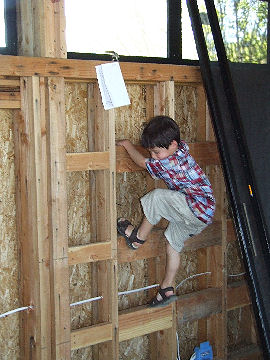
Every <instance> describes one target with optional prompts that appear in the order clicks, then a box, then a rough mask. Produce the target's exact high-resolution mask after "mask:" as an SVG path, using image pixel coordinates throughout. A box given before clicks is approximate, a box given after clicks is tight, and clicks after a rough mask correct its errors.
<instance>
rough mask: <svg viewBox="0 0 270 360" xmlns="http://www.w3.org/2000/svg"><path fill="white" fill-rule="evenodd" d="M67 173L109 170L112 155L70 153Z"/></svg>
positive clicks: (104, 153)
mask: <svg viewBox="0 0 270 360" xmlns="http://www.w3.org/2000/svg"><path fill="white" fill-rule="evenodd" d="M66 159H67V171H87V170H105V169H109V166H110V164H109V161H110V153H109V152H108V151H104V152H86V153H68V154H67V155H66Z"/></svg>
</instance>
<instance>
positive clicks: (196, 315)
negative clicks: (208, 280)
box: [177, 288, 221, 323]
mask: <svg viewBox="0 0 270 360" xmlns="http://www.w3.org/2000/svg"><path fill="white" fill-rule="evenodd" d="M220 311H221V289H217V288H209V289H204V290H200V291H197V292H194V293H190V294H186V295H182V296H180V297H179V300H178V301H177V319H178V322H179V323H184V322H187V321H194V320H199V319H202V318H206V317H209V316H210V315H213V314H217V313H219V312H220Z"/></svg>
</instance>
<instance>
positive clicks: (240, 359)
mask: <svg viewBox="0 0 270 360" xmlns="http://www.w3.org/2000/svg"><path fill="white" fill-rule="evenodd" d="M228 359H230V360H261V359H263V356H262V351H261V349H260V348H259V347H258V346H257V345H255V344H251V345H247V346H245V347H243V348H241V349H238V350H235V351H232V352H229V354H228Z"/></svg>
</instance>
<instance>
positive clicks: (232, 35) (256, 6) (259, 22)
mask: <svg viewBox="0 0 270 360" xmlns="http://www.w3.org/2000/svg"><path fill="white" fill-rule="evenodd" d="M215 5H216V9H217V13H218V17H219V21H220V27H221V31H222V35H223V40H224V43H225V48H226V51H227V57H228V59H229V60H230V61H233V62H242V63H247V62H249V63H258V64H263V63H266V62H267V13H268V3H267V2H265V1H259V0H216V1H215ZM204 28H205V29H204V31H205V35H206V41H207V45H208V51H209V56H210V59H211V60H216V54H215V48H214V42H213V39H212V36H211V30H210V27H209V26H207V25H205V26H204Z"/></svg>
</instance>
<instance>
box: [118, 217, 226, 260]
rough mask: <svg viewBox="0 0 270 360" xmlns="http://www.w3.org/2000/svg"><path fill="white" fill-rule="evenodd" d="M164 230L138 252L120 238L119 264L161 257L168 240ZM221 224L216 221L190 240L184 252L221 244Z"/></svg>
mask: <svg viewBox="0 0 270 360" xmlns="http://www.w3.org/2000/svg"><path fill="white" fill-rule="evenodd" d="M163 233H164V230H162V229H157V228H156V229H154V230H152V232H151V233H150V235H149V237H148V239H147V241H146V243H145V244H144V245H143V246H142V247H141V248H139V249H138V250H136V251H133V250H130V249H129V248H128V247H127V245H126V242H125V239H124V238H123V237H122V236H118V262H119V263H124V262H132V261H137V260H142V259H150V258H153V257H157V256H161V255H162V254H164V252H165V247H166V240H165V237H164V234H163ZM220 241H221V223H220V222H218V221H216V222H214V223H213V224H211V225H209V226H208V227H207V228H206V229H205V230H204V231H203V232H202V233H201V234H199V235H197V236H194V237H192V238H190V239H188V240H187V241H186V242H185V245H184V250H197V249H200V248H204V247H208V246H213V245H217V244H220Z"/></svg>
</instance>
